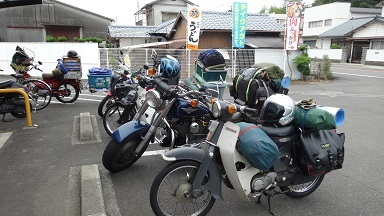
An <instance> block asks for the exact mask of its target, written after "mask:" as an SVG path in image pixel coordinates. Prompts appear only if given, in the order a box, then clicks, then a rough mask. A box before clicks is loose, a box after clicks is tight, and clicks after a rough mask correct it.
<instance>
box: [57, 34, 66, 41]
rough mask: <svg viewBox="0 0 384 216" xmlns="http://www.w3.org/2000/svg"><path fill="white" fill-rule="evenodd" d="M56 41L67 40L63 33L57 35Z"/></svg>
mask: <svg viewBox="0 0 384 216" xmlns="http://www.w3.org/2000/svg"><path fill="white" fill-rule="evenodd" d="M57 41H60V42H64V41H67V38H66V37H65V36H64V35H63V36H60V37H57Z"/></svg>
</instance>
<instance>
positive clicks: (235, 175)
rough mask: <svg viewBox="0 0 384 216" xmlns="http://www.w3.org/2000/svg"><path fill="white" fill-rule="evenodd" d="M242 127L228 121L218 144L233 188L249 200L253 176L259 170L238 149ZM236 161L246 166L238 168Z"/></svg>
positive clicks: (241, 196)
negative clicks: (238, 139)
mask: <svg viewBox="0 0 384 216" xmlns="http://www.w3.org/2000/svg"><path fill="white" fill-rule="evenodd" d="M239 132H240V127H239V126H238V125H236V124H235V123H232V122H226V123H225V124H224V127H223V130H222V132H221V134H220V137H219V140H218V142H217V146H219V148H220V155H221V160H222V161H223V166H224V169H225V172H226V174H227V176H228V179H229V181H230V182H231V184H232V186H233V189H234V190H235V191H236V194H237V195H238V196H239V198H240V199H242V200H245V201H249V198H248V195H249V194H250V193H251V181H252V177H253V176H254V175H255V174H257V173H258V172H259V170H258V169H256V168H254V167H252V166H251V164H250V163H249V162H248V161H247V159H245V157H244V156H243V155H241V154H240V153H239V152H238V151H237V150H236V147H235V146H236V142H237V137H238V135H239ZM236 163H242V164H244V165H245V167H244V168H243V169H241V170H237V168H236Z"/></svg>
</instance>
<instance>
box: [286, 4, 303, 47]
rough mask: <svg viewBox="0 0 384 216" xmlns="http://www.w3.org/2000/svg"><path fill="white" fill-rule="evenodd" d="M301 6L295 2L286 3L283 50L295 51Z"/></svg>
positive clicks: (297, 41)
mask: <svg viewBox="0 0 384 216" xmlns="http://www.w3.org/2000/svg"><path fill="white" fill-rule="evenodd" d="M302 11H303V6H302V5H301V4H300V3H297V2H287V21H286V26H285V50H297V49H298V47H297V46H298V43H299V36H300V24H301V15H302Z"/></svg>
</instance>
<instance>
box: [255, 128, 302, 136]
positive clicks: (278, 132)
mask: <svg viewBox="0 0 384 216" xmlns="http://www.w3.org/2000/svg"><path fill="white" fill-rule="evenodd" d="M259 127H260V128H261V129H262V130H263V131H264V132H265V133H266V134H268V136H269V137H288V136H292V135H293V134H294V133H295V132H296V127H295V126H293V125H287V126H284V127H273V126H265V125H259Z"/></svg>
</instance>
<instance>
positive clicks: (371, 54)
mask: <svg viewBox="0 0 384 216" xmlns="http://www.w3.org/2000/svg"><path fill="white" fill-rule="evenodd" d="M366 61H376V62H384V50H372V49H370V50H367V57H366Z"/></svg>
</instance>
